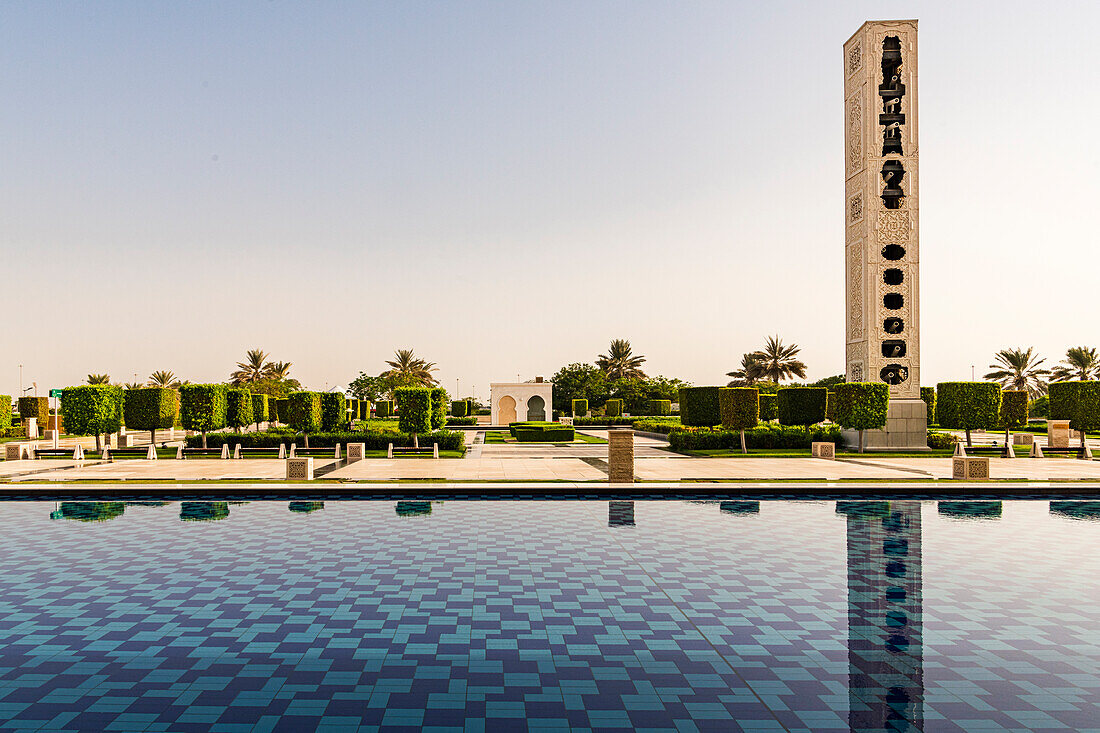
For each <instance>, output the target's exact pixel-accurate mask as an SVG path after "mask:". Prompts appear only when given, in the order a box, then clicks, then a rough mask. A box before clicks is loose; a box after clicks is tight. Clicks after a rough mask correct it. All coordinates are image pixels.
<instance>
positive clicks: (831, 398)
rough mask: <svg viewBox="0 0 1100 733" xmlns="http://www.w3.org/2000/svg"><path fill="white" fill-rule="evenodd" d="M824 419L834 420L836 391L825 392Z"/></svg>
mask: <svg viewBox="0 0 1100 733" xmlns="http://www.w3.org/2000/svg"><path fill="white" fill-rule="evenodd" d="M841 384H843V382H842V383H841ZM825 419H826V420H828V421H829V422H836V392H834V391H832V390H829V391H828V392H826V393H825Z"/></svg>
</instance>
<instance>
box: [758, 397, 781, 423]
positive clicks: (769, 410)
mask: <svg viewBox="0 0 1100 733" xmlns="http://www.w3.org/2000/svg"><path fill="white" fill-rule="evenodd" d="M778 417H779V407H778V406H777V405H776V397H775V395H774V394H762V395H760V420H761V422H771V421H772V420H775V419H776V418H778Z"/></svg>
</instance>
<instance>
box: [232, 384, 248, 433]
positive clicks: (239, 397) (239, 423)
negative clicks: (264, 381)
mask: <svg viewBox="0 0 1100 733" xmlns="http://www.w3.org/2000/svg"><path fill="white" fill-rule="evenodd" d="M252 422H253V421H252V393H251V392H249V391H248V390H247V389H245V388H243V387H230V388H229V389H227V390H226V391H225V424H226V425H228V426H229V427H231V428H236V429H237V430H240V429H241V428H243V427H244V426H245V425H251V424H252Z"/></svg>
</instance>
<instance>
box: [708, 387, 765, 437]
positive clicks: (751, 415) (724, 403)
mask: <svg viewBox="0 0 1100 733" xmlns="http://www.w3.org/2000/svg"><path fill="white" fill-rule="evenodd" d="M718 409H719V412H720V417H721V422H722V427H724V428H729V429H731V430H748V429H750V428H755V427H756V424H757V423H758V422H759V421H760V393H759V392H757V391H756V388H755V387H719V388H718Z"/></svg>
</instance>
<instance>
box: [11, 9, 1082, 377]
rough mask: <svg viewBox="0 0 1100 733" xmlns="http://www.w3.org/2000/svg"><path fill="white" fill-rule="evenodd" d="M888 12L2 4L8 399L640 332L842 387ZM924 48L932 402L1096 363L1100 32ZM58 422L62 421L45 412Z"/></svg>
mask: <svg viewBox="0 0 1100 733" xmlns="http://www.w3.org/2000/svg"><path fill="white" fill-rule="evenodd" d="M886 11H887V7H886V6H885V5H883V4H882V3H881V2H846V3H821V2H803V3H794V2H789V3H759V2H753V3H735V2H714V3H683V2H644V1H639V0H634V1H632V2H590V1H585V2H558V1H555V2H543V3H534V2H522V3H515V2H495V3H489V2H465V3H449V4H448V3H438V2H425V3H419V2H389V3H363V2H354V3H287V2H282V1H280V0H277V1H275V2H265V3H259V2H254V3H227V2H218V3H203V2H196V3H147V2H129V3H122V2H116V3H52V2H33V3H32V2H25V3H18V4H17V3H7V4H5V5H4V6H3V10H2V11H0V99H3V102H4V104H3V113H2V114H0V165H2V166H3V176H2V177H0V241H2V243H3V244H2V251H3V254H4V257H3V260H2V268H3V273H4V275H5V277H4V294H5V299H6V302H7V318H6V319H5V325H4V329H3V338H2V343H3V351H2V353H3V359H2V362H0V392H5V393H10V394H13V395H14V394H16V393H17V392H18V378H19V377H18V364H20V363H22V364H24V377H23V378H24V382H25V384H27V385H29V384H30V382H31V381H32V380H34V381H37V382H38V384H39V387H40V388H41V389H42V390H45V389H46V388H48V387H57V386H64V385H68V384H71V383H79V382H80V381H82V380H83V378H84V375H86V374H87V373H89V372H107V373H110V374H111V375H112V377H113V378H114V379H116V380H118V381H130V380H131V379H133V374H134V373H137V374H138V376H139V378H141V379H144V378H145V377H146V376H147V375H148V374H149V372H151V371H153V370H155V369H170V370H172V371H174V372H175V373H176V374H177V376H180V377H184V378H189V379H191V380H192V381H207V380H219V381H220V380H224V379H225V378H227V376H228V374H229V371H230V370H231V369H232V367H233V363H234V362H235V361H236V360H238V359H241V358H243V354H244V351H245V350H246V349H247V348H251V347H260V348H263V349H265V350H267V351H269V352H271V353H272V354H273V356H274V357H275V358H276V359H280V360H285V361H292V362H294V365H295V366H294V370H293V373H294V374H295V375H296V376H298V377H299V378H300V379H301V380H302V381H303V382H305V383H306V384H307V385H309V386H311V387H315V388H322V387H324V386H326V385H329V386H331V385H333V384H346V383H347V381H348V380H349V379H351V378H352V377H354V376H355V375H356V374H357V373H358V372H359V371H360V370H365V371H368V372H371V373H377V372H378V371H380V370H381V369H382V368H383V366H384V365H383V360H384V359H385V358H387V357H388V356H389V355H390V354H391V353H392V352H393V350H394V349H395V348H398V347H414V348H415V349H416V351H417V352H418V353H419V354H421V355H423V356H425V357H427V358H429V359H431V360H433V361H435V362H437V363H438V364H439V365H440V368H441V370H440V373H439V374H440V377H441V379H442V382H443V385H444V386H446V387H447V388H448V389H451V390H453V389H454V386H455V379H456V378H458V379H460V380H461V391H462V392H463V393H464V394H466V393H469V392H470V387H471V385H473V384H476V385H477V394H478V395H479V396H482V397H484V396H485V395H486V392H487V385H488V383H489V382H490V381H504V380H511V379H514V378H515V376H516V375H517V374H520V375H522V377H523V378H530V377H533V376H535V375H536V374H545V375H546V376H550V375H551V374H552V373H553V372H554V371H555V370H556V369H557V368H558V367H559V366H561V365H562V364H565V363H568V362H572V361H591V360H592V359H594V358H595V357H596V356H597V355H598V354H599V353H601V352H602V351H604V350H605V349H606V346H607V343H608V341H609V340H610V339H612V338H615V337H622V338H628V339H630V340H631V342H632V343H633V344H634V347H635V350H636V351H637V352H639V353H642V354H644V355H646V356H647V357H648V359H649V361H648V362H647V365H646V366H647V367H648V369H649V371H651V372H653V373H663V374H666V375H670V376H680V377H682V378H685V379H688V380H691V381H693V382H695V383H696V384H717V383H723V382H724V380H725V378H724V376H723V375H724V373H725V372H727V371H729V370H731V369H733V368H735V367H736V365H737V362H738V361H739V359H740V355H741V354H742V353H743V352H745V351H748V350H752V349H754V348H757V347H759V346H760V345H761V344H762V342H763V340H764V338H765V336H767V335H768V334H771V333H779V334H781V335H782V336H783V337H784V338H785V339H786V340H788V341H794V342H797V343H798V344H800V345H801V346H802V347H803V350H802V356H803V357H804V359H805V361H806V362H807V363H808V365H809V370H810V377H811V378H817V377H822V376H826V375H829V374H836V373H839V372H841V371H843V353H844V350H843V343H842V341H843V307H844V305H843V304H844V300H843V292H844V291H843V277H844V274H843V261H842V250H843V225H842V218H841V217H842V215H843V201H842V198H843V181H842V178H843V158H842V154H843V130H842V112H843V101H842V96H843V92H842V79H841V68H842V67H841V45H842V43H843V42H844V41H845V40H846V39H847V38H848V37H849V35H851V33H852V32H854V31H855V29H856V28H857V27H858V26H859V25H860V24H861V23H862V22H863V21H864V20H867V19H873V18H881V17H884V12H886ZM888 16H889V17H899V18H910V17H915V18H919V19H920V23H921V25H920V33H921V37H920V43H921V56H920V63H921V67H920V74H921V89H920V94H921V96H920V114H921V196H922V199H921V237H922V241H921V266H922V272H921V276H922V283H921V285H922V304H923V312H922V342H923V346H922V350H923V370H924V373H923V382H924V383H925V384H934V383H935V382H936V381H938V380H943V379H961V378H969V376H970V365H971V364H976V365H977V367H978V374H979V376H980V375H981V373H982V372H983V369H984V367H985V366H986V365H987V364H988V363H989V362H990V360H991V359H992V353H993V352H994V351H995V350H996V349H998V348H1002V347H1006V346H1016V345H1035V346H1037V347H1039V349H1040V351H1041V352H1042V353H1043V354H1045V355H1047V356H1048V357H1053V358H1052V359H1051V361H1056V360H1057V358H1059V357H1060V356H1061V354H1062V353H1063V352H1064V351H1065V348H1066V347H1068V346H1072V345H1078V344H1082V343H1088V344H1090V345H1100V328H1098V327H1097V325H1096V324H1097V318H1096V312H1095V303H1096V296H1095V290H1096V286H1097V273H1098V272H1100V269H1098V267H1097V266H1098V265H1100V254H1098V247H1097V234H1096V227H1095V225H1088V224H1087V223H1086V222H1085V218H1086V216H1091V214H1088V212H1090V211H1095V210H1096V208H1097V204H1096V194H1097V193H1098V190H1100V184H1098V183H1097V180H1098V176H1100V153H1098V152H1097V151H1098V149H1100V148H1098V146H1097V145H1096V144H1095V141H1094V137H1095V134H1094V133H1093V132H1092V128H1093V125H1092V124H1091V123H1092V121H1093V120H1095V119H1097V118H1098V114H1097V113H1098V112H1100V103H1098V101H1097V100H1098V96H1097V94H1096V93H1095V86H1096V85H1095V81H1096V78H1097V71H1096V52H1095V44H1093V43H1091V42H1090V41H1089V39H1088V37H1087V35H1079V34H1075V33H1074V31H1075V30H1077V29H1088V28H1093V27H1095V26H1096V25H1097V23H1098V21H1100V4H1097V3H1095V2H1078V3H1074V2H1058V3H1031V2H1028V3H1024V2H1000V3H959V2H898V3H894V4H892V5H890V6H889V8H888ZM40 393H44V392H40Z"/></svg>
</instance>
